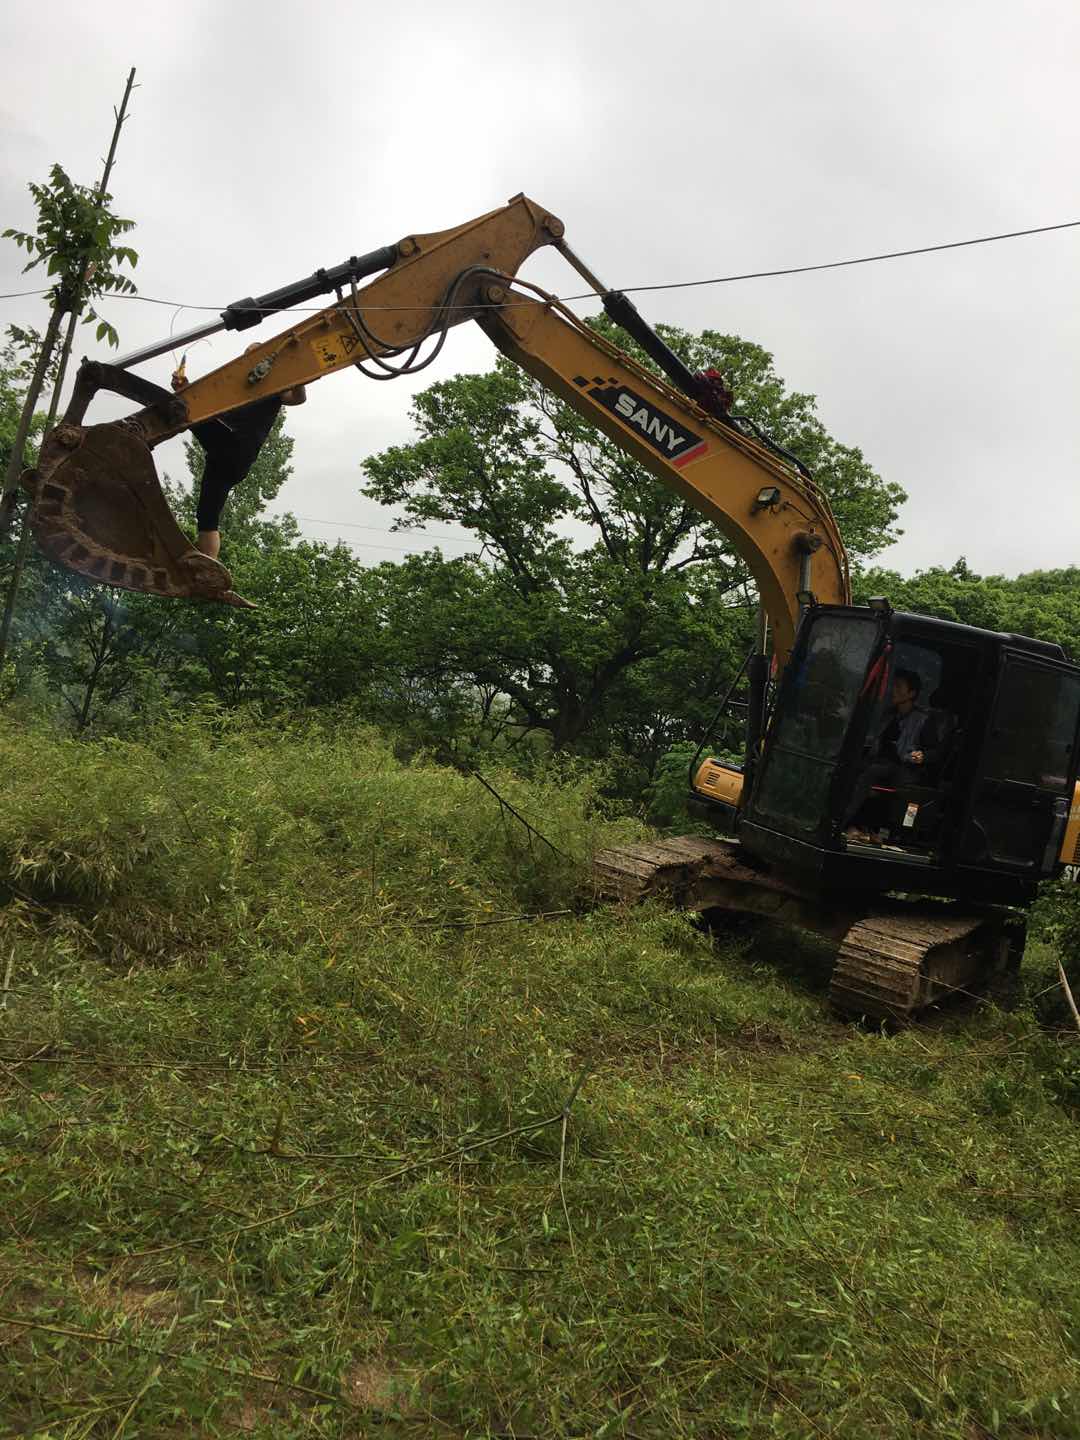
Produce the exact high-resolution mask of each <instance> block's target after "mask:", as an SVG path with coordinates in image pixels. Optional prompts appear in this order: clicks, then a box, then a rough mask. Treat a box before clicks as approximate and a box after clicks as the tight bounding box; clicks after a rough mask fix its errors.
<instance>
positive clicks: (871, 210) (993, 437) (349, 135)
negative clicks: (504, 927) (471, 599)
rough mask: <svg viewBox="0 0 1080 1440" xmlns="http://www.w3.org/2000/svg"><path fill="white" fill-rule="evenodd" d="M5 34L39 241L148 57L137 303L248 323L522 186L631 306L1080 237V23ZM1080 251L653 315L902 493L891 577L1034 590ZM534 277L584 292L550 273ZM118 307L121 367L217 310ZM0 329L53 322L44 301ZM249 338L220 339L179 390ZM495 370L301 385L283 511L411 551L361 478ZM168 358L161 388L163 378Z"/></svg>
mask: <svg viewBox="0 0 1080 1440" xmlns="http://www.w3.org/2000/svg"><path fill="white" fill-rule="evenodd" d="M0 36H2V38H3V45H4V53H5V55H6V57H7V58H6V62H5V67H4V79H5V85H4V91H3V97H2V101H0V113H2V116H3V129H4V145H3V151H2V158H0V223H2V225H17V226H30V225H31V223H32V219H33V213H32V208H31V202H30V199H29V196H28V194H27V192H26V182H27V181H28V180H30V179H43V178H44V177H45V176H46V174H47V171H48V168H49V166H50V165H51V164H52V162H53V161H55V160H59V161H60V162H61V163H62V164H63V165H64V166H65V167H66V168H67V169H68V171H69V173H70V174H72V175H73V177H74V178H76V179H79V180H83V181H86V182H88V183H92V182H94V181H96V179H97V177H98V174H99V171H100V163H101V156H102V155H103V153H104V150H105V147H106V145H107V141H108V133H109V130H110V126H111V107H112V106H113V105H114V104H116V103H118V101H119V98H120V95H121V93H122V89H123V83H124V79H125V76H126V73H127V70H128V68H129V67H130V66H131V65H135V66H136V67H137V69H138V77H137V78H138V83H139V86H140V88H139V89H138V90H137V91H136V93H135V96H134V100H133V104H132V107H131V119H130V120H129V122H128V124H127V126H126V127H125V131H124V135H123V138H122V140H121V145H120V151H119V157H118V164H117V167H116V170H115V172H114V176H113V184H112V190H113V193H114V196H115V207H116V209H117V210H118V212H119V213H120V214H122V215H125V216H130V217H132V218H134V219H135V220H137V222H138V229H137V231H136V232H135V234H134V236H133V243H134V245H135V247H136V248H137V249H138V251H139V253H140V260H139V266H138V270H137V273H136V275H135V279H136V281H137V283H138V286H139V290H140V292H141V293H142V294H144V295H147V296H156V297H162V298H165V299H169V300H176V301H177V302H187V303H189V304H202V305H214V306H224V305H225V304H227V303H228V302H230V301H232V300H236V299H239V298H241V297H242V296H244V295H248V294H252V293H255V294H258V293H260V292H261V291H265V290H268V289H271V288H274V287H276V286H278V285H281V284H283V283H285V282H287V281H290V280H293V279H296V278H299V277H300V276H302V275H306V274H308V273H310V271H311V270H313V269H315V268H317V267H318V266H320V265H331V264H336V263H338V262H339V261H341V260H343V259H345V258H346V257H347V256H348V255H350V254H353V253H356V252H359V251H364V250H368V249H372V248H374V247H375V246H377V245H381V244H383V243H386V242H391V241H394V240H397V239H399V238H400V237H401V236H402V235H405V234H407V233H409V232H412V231H424V230H436V229H443V228H446V227H449V226H451V225H454V224H457V223H458V222H460V221H463V220H466V219H469V218H471V217H473V216H474V215H477V214H480V213H482V212H483V211H485V210H488V209H491V208H493V207H494V206H496V205H499V204H501V203H502V202H503V201H505V200H506V199H508V198H509V197H510V196H511V195H513V194H515V193H516V192H517V191H519V190H524V191H525V192H526V193H527V194H529V195H530V196H532V197H533V198H534V199H536V200H538V201H540V202H541V203H542V204H543V205H545V206H546V207H548V208H549V209H551V210H552V211H554V213H555V214H557V215H559V216H561V217H562V219H563V220H564V221H565V223H566V228H567V238H568V239H569V241H570V243H571V244H572V245H573V246H574V248H575V249H576V250H577V251H578V253H579V254H580V255H582V256H583V257H584V258H585V259H586V260H587V261H588V262H589V263H590V264H591V266H592V267H593V269H594V270H596V271H597V272H598V273H599V274H600V275H601V277H603V279H604V280H605V281H606V282H607V283H608V284H611V285H612V286H629V285H635V284H655V283H660V282H667V281H680V280H691V279H699V278H702V277H705V276H713V275H725V274H731V273H737V272H740V271H746V270H760V269H770V268H777V267H782V266H788V265H799V264H808V263H814V262H819V261H827V260H833V259H840V258H845V257H848V256H855V255H860V254H865V253H873V252H877V251H882V250H894V249H902V248H906V247H910V246H917V245H924V244H933V243H936V242H939V241H945V240H954V239H962V238H966V237H968V236H975V235H982V234H990V233H993V232H996V231H1002V230H1015V229H1021V228H1025V227H1028V226H1035V225H1045V224H1051V223H1054V222H1057V221H1062V220H1072V219H1077V218H1080V165H1078V158H1077V157H1078V156H1080V104H1078V91H1077V79H1076V77H1077V73H1078V64H1080V6H1077V5H1076V4H1074V3H1070V0H1057V3H1045V0H1027V3H1024V4H1017V3H1015V0H1009V3H1006V0H971V3H962V0H949V3H946V4H941V3H920V0H907V3H903V4H894V3H888V4H886V3H877V0H870V3H867V0H818V3H815V4H813V5H811V4H807V3H805V0H803V3H797V0H779V3H770V0H762V3H759V4H758V5H756V6H748V5H745V4H731V3H724V0H712V3H700V0H682V3H680V4H675V5H672V4H660V3H634V0H622V3H621V4H618V5H614V4H610V3H603V4H594V3H589V0H578V3H573V4H571V3H564V0H546V3H543V4H536V3H524V0H501V3H498V4H495V3H484V0H476V3H464V0H459V3H453V0H444V3H441V4H436V3H430V0H414V3H413V4H411V5H410V6H408V7H406V6H402V5H396V6H395V5H389V6H388V5H383V4H378V5H377V4H371V3H352V4H350V3H346V0H320V3H317V4H316V3H303V0H291V3H282V0H227V3H224V0H216V3H200V0H188V3H186V4H183V5H178V4H169V5H166V4H162V3H158V0H139V3H138V4H135V3H131V4H120V3H109V0H98V3H96V4H94V5H91V6H88V5H86V4H84V3H78V4H76V3H69V0H36V3H27V0H6V4H5V5H4V6H3V13H2V15H0ZM20 253H21V252H18V251H16V249H15V247H14V246H13V245H11V244H10V242H5V243H4V244H3V245H2V247H0V289H2V290H4V291H8V290H16V289H21V288H23V287H24V286H25V285H26V284H27V283H28V281H27V280H23V279H22V277H20V275H19V268H20V259H19V256H20ZM1078 262H1080V230H1071V231H1069V230H1066V231H1061V232H1058V233H1056V234H1052V235H1044V236H1036V237H1032V238H1029V239H1021V240H1013V241H1005V242H1001V243H999V244H994V245H986V246H981V247H977V248H974V249H966V250H960V251H955V252H946V253H945V254H940V255H931V256H923V257H916V258H912V259H907V260H897V261H891V262H887V263H883V264H879V265H868V266H859V267H856V268H854V269H849V270H841V271H834V272H827V273H824V274H817V275H803V276H793V277H790V278H783V279H769V280H754V281H747V282H743V283H740V284H734V285H720V286H715V287H711V288H703V289H696V290H684V291H670V292H666V293H665V292H660V293H656V294H651V295H647V296H641V297H639V304H640V307H641V309H642V310H643V311H644V313H645V314H646V315H647V316H648V317H649V318H650V319H652V320H653V321H669V322H671V323H673V324H677V325H682V326H685V327H687V328H692V329H704V328H713V329H717V330H721V331H728V332H733V333H736V334H740V335H743V336H745V337H747V338H748V339H752V340H755V341H757V342H759V343H760V344H762V345H764V346H765V347H766V348H767V349H769V350H770V351H771V352H772V353H773V355H774V356H775V359H776V366H777V369H778V371H779V373H780V374H781V375H783V376H784V377H785V379H786V380H787V382H788V383H789V385H791V386H792V387H797V388H799V389H801V390H809V391H812V392H813V393H814V394H816V395H817V396H818V401H819V408H820V414H821V418H822V420H823V421H824V423H825V424H826V426H827V427H828V428H829V429H830V430H831V431H832V432H833V433H834V434H835V435H836V436H837V437H838V438H839V439H841V440H843V441H845V442H847V443H849V444H853V445H859V446H861V447H862V449H863V450H864V451H865V453H866V455H867V456H868V458H869V459H870V460H871V462H872V463H873V464H874V465H875V466H876V467H877V468H878V470H880V471H881V473H882V474H883V475H884V476H886V477H887V478H888V479H890V480H894V481H898V482H899V483H900V484H901V485H903V486H904V488H905V489H906V490H907V491H908V492H909V496H910V499H909V501H908V503H907V505H906V507H905V509H904V513H903V517H902V523H903V526H904V528H905V530H906V535H905V537H904V539H903V540H902V541H901V542H900V543H899V544H898V545H896V546H895V547H893V548H892V549H890V550H889V551H887V552H886V554H885V556H884V560H885V562H886V563H888V564H890V565H894V566H896V567H897V568H900V569H903V570H911V569H914V568H915V567H917V566H924V565H931V564H939V563H940V564H951V563H952V562H953V561H954V560H955V559H956V557H957V556H958V555H960V554H964V555H966V556H967V558H968V561H969V562H970V563H971V564H972V566H974V567H975V568H976V569H979V570H982V571H1002V572H1004V573H1007V574H1015V573H1017V572H1019V571H1022V570H1030V569H1035V568H1044V567H1049V566H1060V565H1066V564H1070V563H1073V562H1074V561H1077V560H1078V559H1080V556H1078V554H1077V550H1078V546H1077V536H1078V531H1080V524H1078V522H1080V487H1078V485H1077V479H1078V464H1077V461H1078V454H1080V438H1078V436H1080V425H1078V424H1077V418H1076V411H1077V393H1078V390H1080V319H1078V315H1080V307H1078V300H1080V286H1078V279H1077V276H1078ZM523 273H524V274H525V275H526V276H528V277H529V278H532V279H535V280H537V281H538V282H539V283H541V284H545V285H547V286H548V287H549V288H552V289H555V290H560V289H561V290H562V291H563V292H565V293H573V292H574V291H577V290H578V289H580V281H579V280H578V278H577V277H576V276H574V275H573V274H572V272H570V271H568V270H566V269H565V267H564V266H563V265H562V263H561V262H560V261H559V260H558V257H556V256H553V255H551V256H547V255H541V256H539V257H534V259H533V260H532V261H530V262H529V264H528V266H527V267H526V269H525V270H524V272H523ZM585 308H586V309H587V307H585ZM107 313H108V314H109V315H110V317H111V318H112V319H113V320H114V322H115V323H116V325H117V328H118V329H119V330H120V335H121V350H122V351H126V350H131V349H134V348H135V347H137V346H139V345H141V344H143V343H145V342H148V341H151V340H154V339H156V338H158V337H159V336H161V335H165V334H168V333H169V331H170V325H172V326H173V327H174V328H175V330H177V331H182V330H185V329H189V328H191V327H192V326H193V325H194V324H196V323H197V322H198V321H199V320H200V319H201V318H202V317H201V316H200V315H199V314H198V313H197V312H194V311H191V310H184V311H182V312H180V313H176V312H175V311H173V310H170V309H167V308H163V307H160V306H156V305H149V304H143V303H141V302H131V301H122V300H114V301H111V302H109V303H108V306H107ZM0 316H2V318H3V321H4V323H7V322H9V321H17V322H21V323H24V324H25V323H31V324H34V323H36V324H37V325H39V326H43V323H44V319H45V314H44V307H43V303H42V302H41V301H27V300H20V301H5V302H3V308H2V310H0ZM270 333H272V332H271V330H270V327H269V325H264V326H263V327H262V328H261V329H260V330H258V331H254V332H250V333H249V334H245V336H244V337H243V338H244V340H247V339H250V338H254V336H255V335H259V336H266V335H269V334H270ZM83 336H84V337H86V340H87V343H88V344H89V341H90V339H91V334H90V331H89V330H84V331H83ZM242 343H243V341H242V340H240V339H238V337H237V336H235V335H232V336H224V337H218V338H216V339H215V340H213V341H210V342H207V343H205V344H202V345H200V346H198V347H197V348H196V349H195V350H193V351H192V353H191V355H190V358H189V361H188V370H189V373H190V374H193V375H198V374H201V373H203V372H204V371H205V370H207V369H211V368H213V367H214V366H216V365H218V364H221V363H222V362H223V361H225V360H227V359H229V358H231V356H232V355H233V354H235V353H236V351H237V349H238V348H239V346H240V345H241V344H242ZM492 359H493V352H491V351H490V348H489V346H488V342H487V341H486V340H485V338H484V337H483V336H482V335H481V334H480V332H479V331H476V332H475V333H468V332H467V331H466V329H465V328H464V327H463V328H462V329H460V330H457V331H455V332H454V333H453V334H452V336H451V337H450V340H449V342H448V343H447V345H446V347H445V349H444V351H443V354H442V356H441V357H440V360H439V361H438V362H437V363H436V365H435V366H433V367H432V368H431V369H430V370H428V371H426V372H425V373H424V374H423V376H421V377H418V379H417V381H416V382H412V381H409V380H402V381H398V382H395V383H393V384H391V385H374V384H371V383H369V382H366V381H365V380H363V379H362V378H361V377H360V376H359V375H358V374H357V373H356V372H352V371H350V372H345V373H341V374H338V375H334V376H331V377H329V378H328V379H327V380H326V382H325V383H324V384H320V385H318V386H315V387H313V388H312V390H311V392H310V396H309V403H308V404H307V405H306V406H305V407H304V408H303V409H302V410H300V411H293V412H291V413H290V416H289V424H290V429H291V432H292V433H293V434H294V435H295V437H296V449H295V453H294V461H295V474H294V476H293V478H292V480H291V482H290V484H289V485H288V487H287V488H286V490H285V491H284V492H283V495H282V497H281V505H280V508H283V509H284V508H288V509H291V510H292V511H294V512H295V513H296V514H297V515H299V516H308V517H316V518H317V519H325V520H329V521H331V522H332V523H331V524H315V523H311V522H308V521H305V522H304V525H303V528H304V529H305V531H306V532H307V533H309V534H310V535H312V536H313V537H314V536H318V537H320V538H326V539H329V538H333V537H335V536H338V535H340V536H341V537H342V538H345V539H348V540H349V541H350V542H353V543H357V544H359V545H360V546H362V547H365V548H361V549H360V551H359V553H360V554H361V555H363V556H364V557H365V558H367V559H369V560H371V561H377V560H379V559H391V558H398V557H399V556H400V554H401V549H400V547H402V546H405V545H409V546H411V547H415V545H416V543H417V542H416V541H415V540H409V541H406V540H405V538H404V537H401V536H391V535H389V534H388V533H387V532H388V530H389V523H390V518H391V517H390V514H389V512H387V511H385V510H383V509H382V508H381V507H379V506H377V505H374V504H373V503H371V502H369V501H366V500H365V499H364V498H363V497H362V496H361V495H360V493H359V485H360V483H361V479H362V477H361V474H360V471H359V468H358V467H359V462H360V460H361V459H362V457H363V456H364V455H365V454H368V453H371V452H372V451H374V450H377V449H380V448H382V447H383V446H385V445H387V444H391V443H395V442H403V441H407V440H408V439H409V437H410V434H411V431H410V426H409V421H408V405H409V399H410V394H411V393H412V391H411V389H410V386H414V388H419V387H420V386H421V385H426V384H429V383H430V382H431V381H432V380H433V379H437V378H442V377H445V376H448V375H451V374H453V373H455V372H458V371H469V370H479V369H483V368H487V366H488V365H489V364H490V363H491V361H492ZM170 368H171V361H170V359H169V358H168V357H165V358H163V359H160V360H158V361H155V362H152V363H151V364H149V365H147V366H145V367H144V370H143V373H145V374H147V375H148V376H149V377H150V378H152V379H156V380H158V381H159V382H161V383H165V382H166V380H167V376H168V372H169V370H170ZM93 414H94V415H96V416H97V418H104V410H103V409H98V410H95V411H94V412H93ZM177 448H178V442H176V441H174V442H171V445H170V447H169V449H168V450H167V453H166V455H165V459H164V464H163V468H166V469H169V470H170V471H171V472H172V473H173V474H174V475H178V474H180V473H183V462H182V457H179V456H178V454H177ZM350 527H357V528H350ZM360 527H370V528H367V529H365V528H360ZM443 533H449V532H447V531H446V530H445V527H444V529H443ZM461 548H463V547H461V546H457V545H454V544H452V543H447V542H444V549H445V550H446V552H447V553H458V551H459V550H460V549H461Z"/></svg>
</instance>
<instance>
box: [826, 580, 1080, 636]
mask: <svg viewBox="0 0 1080 1440" xmlns="http://www.w3.org/2000/svg"><path fill="white" fill-rule="evenodd" d="M854 588H855V594H856V599H857V600H860V601H865V600H867V599H868V598H869V597H870V596H871V595H884V596H886V597H887V599H888V600H889V601H890V603H891V604H892V605H893V607H894V608H895V609H897V610H910V611H912V612H914V613H915V614H918V615H936V616H937V617H938V618H939V619H941V620H954V621H956V622H957V623H959V624H961V625H978V626H981V627H982V628H983V629H984V630H1000V631H1006V632H1012V633H1014V634H1018V635H1030V636H1031V637H1032V638H1034V639H1036V640H1049V641H1052V642H1053V643H1055V644H1057V645H1060V646H1061V647H1062V649H1063V650H1064V651H1065V653H1066V655H1068V656H1069V657H1070V658H1071V659H1076V658H1077V656H1078V655H1080V638H1078V637H1080V567H1077V566H1075V565H1073V566H1067V567H1066V568H1064V569H1061V570H1032V571H1029V572H1028V573H1027V574H1024V575H1017V576H1015V577H1014V578H1009V577H1007V576H1004V575H977V574H975V572H974V571H973V570H972V569H971V568H970V566H969V565H968V563H967V561H966V560H965V559H963V557H961V558H960V559H959V560H958V561H957V562H956V564H955V565H952V566H950V567H949V568H948V569H945V568H944V567H942V566H932V567H931V568H929V569H927V570H919V571H916V573H915V574H914V575H910V576H906V577H905V576H902V575H900V574H898V573H897V572H896V571H895V570H879V569H870V570H866V571H864V572H862V573H860V574H858V575H856V577H855V583H854Z"/></svg>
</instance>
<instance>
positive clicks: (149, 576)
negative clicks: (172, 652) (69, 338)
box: [22, 420, 253, 608]
mask: <svg viewBox="0 0 1080 1440" xmlns="http://www.w3.org/2000/svg"><path fill="white" fill-rule="evenodd" d="M22 479H23V487H24V489H26V490H27V491H28V492H29V494H30V496H31V498H32V500H33V508H32V510H31V515H30V523H31V526H32V528H33V532H34V537H35V539H36V540H37V542H38V544H39V545H40V547H41V549H42V551H43V552H44V553H45V554H46V555H47V556H48V558H49V559H50V560H53V561H55V562H56V563H57V564H59V565H64V566H66V567H67V568H68V569H69V570H75V571H77V572H78V573H79V574H80V575H85V576H86V577H87V578H88V579H90V580H96V581H97V582H98V583H99V584H103V585H117V586H119V587H120V588H121V589H123V590H138V591H141V592H142V593H144V594H150V595H163V596H166V597H168V598H170V599H190V600H217V601H221V602H223V603H224V604H226V605H241V606H245V607H248V608H253V607H252V606H251V602H250V601H249V600H244V599H243V598H242V597H241V596H239V595H237V593H236V592H235V590H233V588H232V576H231V575H230V574H229V572H228V570H226V568H225V566H224V565H221V564H219V563H218V561H217V560H212V559H211V558H210V557H209V556H208V555H203V554H202V553H201V552H200V551H198V550H196V549H195V547H194V546H193V545H192V543H191V541H190V540H189V539H188V537H187V536H186V535H185V534H184V532H183V531H182V530H181V529H180V527H179V525H177V523H176V521H175V519H174V518H173V515H172V511H171V510H170V509H169V506H168V503H167V501H166V499H165V496H164V495H163V493H162V490H161V485H160V484H159V482H158V478H157V472H156V471H155V469H154V461H153V457H152V455H151V452H150V448H149V446H148V445H147V444H146V441H145V440H144V439H143V437H142V435H141V434H140V433H139V431H138V428H137V427H136V426H134V425H132V424H131V423H130V422H129V421H126V420H116V421H113V422H111V423H109V424H103V425H76V424H70V423H67V422H64V423H62V424H60V425H58V426H57V428H56V429H55V430H54V431H53V432H52V433H51V434H50V435H49V436H48V438H47V439H46V441H45V443H44V445H43V446H42V449H41V456H40V458H39V461H38V467H37V469H36V470H28V471H26V472H25V473H24V475H23V477H22Z"/></svg>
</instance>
